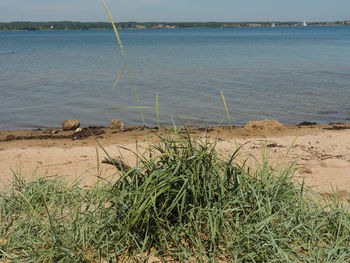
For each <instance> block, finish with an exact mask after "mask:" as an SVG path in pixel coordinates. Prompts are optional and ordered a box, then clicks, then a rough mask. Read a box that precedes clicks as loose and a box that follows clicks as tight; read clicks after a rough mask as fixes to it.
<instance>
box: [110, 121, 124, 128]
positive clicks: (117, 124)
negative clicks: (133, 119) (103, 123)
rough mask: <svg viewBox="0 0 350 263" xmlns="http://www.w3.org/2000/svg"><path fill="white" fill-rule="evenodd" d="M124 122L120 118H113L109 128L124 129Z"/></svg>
mask: <svg viewBox="0 0 350 263" xmlns="http://www.w3.org/2000/svg"><path fill="white" fill-rule="evenodd" d="M124 127H125V125H124V123H123V122H121V121H120V120H111V123H110V124H109V128H111V129H114V130H124Z"/></svg>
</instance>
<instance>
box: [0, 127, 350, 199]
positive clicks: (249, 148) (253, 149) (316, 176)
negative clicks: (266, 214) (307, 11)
mask: <svg viewBox="0 0 350 263" xmlns="http://www.w3.org/2000/svg"><path fill="white" fill-rule="evenodd" d="M266 128H267V129H266ZM91 130H92V131H93V133H94V134H95V136H96V139H97V140H98V142H99V143H100V144H101V145H102V146H103V147H104V149H105V150H106V151H107V152H108V154H109V155H110V156H112V157H120V158H122V159H123V160H124V161H125V162H126V163H128V164H129V165H134V164H135V160H136V158H135V154H134V153H135V152H139V153H142V152H143V151H144V149H146V148H147V147H148V145H150V144H152V143H154V142H156V141H157V140H158V136H157V135H158V134H160V133H161V132H159V131H158V129H156V128H142V127H126V128H125V129H124V130H123V131H118V130H112V129H110V128H106V127H94V128H92V129H91ZM190 132H191V134H193V135H194V136H196V137H197V138H202V137H206V138H209V139H210V140H212V141H217V146H216V148H217V151H218V152H219V153H220V154H222V155H223V156H225V157H228V156H229V155H230V154H232V153H233V152H234V151H235V150H236V149H237V145H238V146H241V151H240V152H241V157H240V160H246V159H248V163H249V164H250V165H252V166H254V165H256V161H255V158H256V159H258V160H261V159H262V155H263V152H265V150H266V152H267V154H268V158H269V162H270V164H271V165H272V166H277V165H279V166H286V165H290V164H291V163H295V164H296V167H298V170H297V172H296V173H295V178H296V180H297V181H299V182H300V181H302V179H304V180H305V183H306V184H307V185H308V186H310V187H312V188H313V189H314V190H315V191H316V192H319V193H322V194H326V193H332V192H333V191H337V192H339V193H340V195H341V196H343V197H347V196H350V190H349V189H350V124H329V125H318V124H310V123H304V124H302V125H285V126H282V125H280V124H278V123H277V122H276V123H275V122H252V123H249V124H248V125H246V126H242V127H233V128H230V127H215V128H213V127H211V128H208V129H206V128H203V127H191V128H190ZM266 135H267V136H266ZM96 139H95V138H94V137H92V136H91V134H90V132H89V131H88V129H83V131H81V132H79V133H74V131H62V130H61V129H59V128H50V129H43V130H15V131H0V181H1V182H2V184H6V183H8V182H10V181H11V179H12V177H13V173H18V174H21V175H23V176H25V177H26V178H30V177H32V176H46V177H49V178H62V179H63V180H67V181H73V180H75V179H79V180H81V182H82V183H83V184H85V185H89V184H92V183H93V182H95V181H96V180H97V175H99V176H102V177H106V178H108V177H109V176H113V175H115V173H116V170H115V168H114V167H113V166H109V165H105V164H100V160H101V159H103V158H104V157H106V153H105V152H104V151H103V149H102V148H101V147H100V146H99V145H98V143H97V141H96ZM127 149H129V150H127ZM250 156H254V158H251V157H250Z"/></svg>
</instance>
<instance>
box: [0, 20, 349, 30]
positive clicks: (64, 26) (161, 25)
mask: <svg viewBox="0 0 350 263" xmlns="http://www.w3.org/2000/svg"><path fill="white" fill-rule="evenodd" d="M304 23H305V24H304ZM116 25H117V27H118V29H177V28H260V27H262V28H266V27H304V26H350V20H344V21H334V22H276V21H274V22H272V21H271V22H266V21H265V22H121V23H117V24H116ZM111 29H112V25H111V24H110V23H107V22H71V21H62V22H54V21H52V22H6V23H2V22H0V31H50V30H111Z"/></svg>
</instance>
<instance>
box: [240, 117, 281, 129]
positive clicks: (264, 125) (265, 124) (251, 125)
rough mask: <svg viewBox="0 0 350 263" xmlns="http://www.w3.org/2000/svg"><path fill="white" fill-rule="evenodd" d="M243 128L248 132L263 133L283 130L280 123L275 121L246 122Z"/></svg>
mask: <svg viewBox="0 0 350 263" xmlns="http://www.w3.org/2000/svg"><path fill="white" fill-rule="evenodd" d="M244 128H245V129H246V131H248V132H254V131H257V130H263V131H265V130H266V129H267V131H280V130H283V129H284V126H283V124H282V123H280V122H278V121H275V120H263V121H250V122H248V123H247V124H246V125H245V126H244Z"/></svg>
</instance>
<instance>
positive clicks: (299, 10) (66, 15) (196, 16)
mask: <svg viewBox="0 0 350 263" xmlns="http://www.w3.org/2000/svg"><path fill="white" fill-rule="evenodd" d="M106 2H107V4H108V5H109V6H110V9H111V12H112V15H113V17H114V18H115V19H116V21H140V22H143V21H270V20H274V21H304V20H307V21H319V20H324V21H327V20H328V21H332V20H345V19H349V20H350V0H107V1H106ZM53 20H55V21H62V20H71V21H107V19H106V14H105V13H104V10H103V7H102V5H101V1H99V0H0V22H9V21H53Z"/></svg>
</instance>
